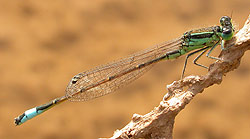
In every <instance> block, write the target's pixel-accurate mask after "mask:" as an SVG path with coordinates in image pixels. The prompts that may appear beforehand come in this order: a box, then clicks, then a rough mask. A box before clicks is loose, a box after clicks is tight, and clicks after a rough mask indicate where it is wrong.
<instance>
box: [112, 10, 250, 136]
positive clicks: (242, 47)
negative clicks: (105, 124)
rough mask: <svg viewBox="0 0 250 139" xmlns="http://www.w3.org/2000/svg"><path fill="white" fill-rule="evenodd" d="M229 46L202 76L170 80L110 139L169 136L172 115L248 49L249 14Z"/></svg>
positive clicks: (216, 81)
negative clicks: (151, 104) (152, 103)
mask: <svg viewBox="0 0 250 139" xmlns="http://www.w3.org/2000/svg"><path fill="white" fill-rule="evenodd" d="M230 46H232V47H231V48H230V49H228V50H225V51H222V52H221V54H220V56H219V57H220V58H222V59H223V61H216V62H215V63H213V64H211V65H210V67H209V71H208V73H207V74H206V75H204V76H188V77H186V78H184V79H182V80H179V81H174V82H173V83H172V84H170V85H168V86H167V89H168V94H166V95H165V96H164V98H163V100H162V101H161V102H160V105H159V106H158V107H156V108H154V110H152V111H151V112H149V113H148V114H145V115H138V114H134V115H133V118H132V120H131V122H130V123H129V124H128V125H126V126H125V127H124V128H123V129H121V130H117V131H115V133H114V135H113V137H111V138H112V139H116V138H167V139H171V138H172V133H173V124H174V119H175V117H176V115H177V114H178V113H179V112H180V111H181V110H182V109H184V107H185V106H186V105H187V104H188V103H189V102H190V101H191V100H192V99H193V98H194V96H195V95H196V94H198V93H201V92H203V90H204V89H205V88H207V87H209V86H212V85H214V84H220V83H221V82H222V78H223V76H224V75H226V73H228V72H229V71H232V70H234V69H236V68H238V66H239V65H240V60H241V57H242V56H243V55H244V53H245V52H246V51H247V50H249V49H250V15H249V17H248V20H247V21H246V23H245V25H244V27H243V28H242V29H241V30H240V31H239V32H238V33H237V34H236V35H235V37H234V38H233V39H232V40H231V41H228V42H226V47H230ZM183 88H186V89H185V90H183Z"/></svg>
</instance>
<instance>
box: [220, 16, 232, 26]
mask: <svg viewBox="0 0 250 139" xmlns="http://www.w3.org/2000/svg"><path fill="white" fill-rule="evenodd" d="M220 24H221V25H222V26H230V25H231V18H230V17H228V16H222V17H221V19H220Z"/></svg>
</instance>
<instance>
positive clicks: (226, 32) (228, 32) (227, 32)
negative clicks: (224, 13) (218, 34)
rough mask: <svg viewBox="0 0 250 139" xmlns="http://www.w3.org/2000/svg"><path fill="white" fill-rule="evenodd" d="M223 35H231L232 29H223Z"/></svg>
mask: <svg viewBox="0 0 250 139" xmlns="http://www.w3.org/2000/svg"><path fill="white" fill-rule="evenodd" d="M222 33H223V34H231V33H232V29H231V28H223V31H222Z"/></svg>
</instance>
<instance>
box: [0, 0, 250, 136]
mask: <svg viewBox="0 0 250 139" xmlns="http://www.w3.org/2000/svg"><path fill="white" fill-rule="evenodd" d="M249 9H250V1H249V0H221V1H216V0H211V1H199V0H190V1H186V0H178V1H174V0H173V1H167V0H159V1H154V0H148V1H145V0H134V1H128V0H119V1H117V0H106V1H105V0H92V1H87V0H53V1H51V0H36V1H32V0H26V1H22V0H12V1H7V0H0V77H1V80H0V88H1V92H0V138H1V139H8V138H10V139H12V138H25V139H29V138H33V139H34V138H35V139H52V138H53V139H54V138H60V139H64V138H65V139H67V138H74V139H78V138H79V139H80V138H86V139H91V138H97V137H110V136H112V134H113V131H115V130H116V129H120V128H122V127H123V126H124V125H126V124H127V123H128V122H129V121H130V119H131V117H132V114H133V113H138V114H145V113H147V112H149V111H150V110H151V109H153V108H154V107H155V106H157V105H158V104H159V102H160V101H161V99H162V97H163V96H164V94H165V93H166V90H165V86H166V85H167V84H170V83H171V82H172V81H174V80H177V79H179V78H180V75H181V71H182V66H183V62H184V57H182V58H179V59H178V60H175V61H166V62H161V63H159V64H157V65H156V66H155V67H154V68H153V69H152V70H151V71H149V72H148V73H146V74H145V75H144V76H143V77H141V78H140V79H139V80H137V81H135V82H133V83H132V84H131V85H129V86H127V87H125V88H124V89H121V90H119V91H117V92H116V93H114V94H111V95H108V96H105V97H102V98H98V99H95V100H92V101H88V102H80V103H71V102H66V103H64V104H61V105H59V106H57V107H55V108H53V109H52V110H50V111H48V112H46V113H44V114H42V115H41V116H39V117H37V118H35V119H33V120H30V121H29V122H27V123H25V124H23V125H22V126H19V127H15V126H14V124H13V120H14V118H15V117H16V116H18V115H19V114H21V113H22V112H24V111H25V110H26V109H29V108H32V107H34V106H37V105H40V104H43V103H46V102H48V101H50V100H52V99H54V98H56V97H59V96H62V95H64V90H65V88H66V86H67V84H68V81H69V80H70V79H71V78H72V77H73V76H74V75H75V74H77V73H79V72H82V71H85V70H88V69H90V68H93V67H95V66H98V65H99V64H105V63H107V62H110V61H112V60H116V59H118V58H121V57H124V56H127V55H129V54H132V53H134V52H137V51H139V50H143V49H146V48H148V47H150V46H153V45H155V44H157V43H161V42H164V41H167V40H171V39H174V38H176V37H179V36H180V35H182V33H184V32H185V31H187V30H190V29H192V28H200V27H206V26H211V25H218V23H219V19H220V17H221V16H223V15H228V16H230V15H231V13H232V11H233V20H234V21H235V23H236V24H237V25H238V26H239V28H241V27H242V26H243V23H244V21H245V20H246V18H247V16H248V14H249V13H250V12H249ZM219 51H220V49H216V51H215V52H214V53H213V55H215V56H216V55H218V54H219ZM249 58H250V55H249V53H246V55H245V56H244V57H243V60H242V63H241V65H240V67H239V68H238V69H237V70H235V71H234V72H231V73H230V74H228V76H227V77H225V78H224V81H223V82H222V84H221V85H215V86H212V87H210V88H208V89H206V90H205V91H204V92H203V93H202V94H199V95H198V96H197V97H196V98H195V99H194V100H193V101H192V102H191V103H190V104H189V105H188V106H187V107H186V108H185V110H183V111H182V112H181V113H180V114H179V115H178V117H177V119H176V122H175V128H174V137H175V138H176V139H223V138H230V139H239V138H241V139H246V138H250V134H249V131H250V102H249V98H250V92H249V90H250V86H249V84H250V73H249V68H250V66H249V64H248V63H249V62H248V59H249ZM211 62H213V61H212V60H209V59H207V58H203V59H202V60H200V63H203V64H205V65H209V63H211ZM206 72H207V71H206V70H205V69H202V68H199V67H196V66H194V65H193V64H191V62H190V64H189V65H188V67H187V72H186V75H190V74H200V75H201V74H205V73H206Z"/></svg>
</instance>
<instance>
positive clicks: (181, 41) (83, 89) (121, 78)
mask: <svg viewBox="0 0 250 139" xmlns="http://www.w3.org/2000/svg"><path fill="white" fill-rule="evenodd" d="M233 35H234V27H233V25H232V20H231V18H230V17H228V16H223V17H221V19H220V26H211V27H207V28H201V29H195V30H191V31H188V32H186V33H184V34H183V35H182V36H181V37H180V38H177V39H174V40H172V41H168V42H165V43H162V44H160V45H156V46H155V47H153V48H150V49H147V50H144V51H141V52H139V53H136V54H134V55H131V56H129V57H126V58H123V59H120V60H117V61H115V62H112V63H109V64H106V65H102V66H99V67H96V68H93V69H91V70H88V71H85V72H82V73H79V74H77V75H76V76H74V77H73V78H72V79H71V81H70V82H69V84H68V86H67V88H66V95H65V96H62V97H59V98H56V99H54V100H52V101H50V102H49V103H47V104H44V105H41V106H37V107H35V108H32V109H29V110H27V111H25V112H24V113H23V114H22V115H20V116H18V117H17V118H15V124H16V125H21V124H22V123H24V122H26V121H27V120H29V119H31V118H33V117H35V116H37V115H39V114H41V113H43V112H45V111H47V110H48V109H50V108H52V107H53V106H55V105H57V104H60V103H62V102H64V101H65V100H71V101H87V100H91V99H94V98H97V97H100V96H103V95H106V94H109V93H111V92H114V91H115V90H117V89H118V88H121V87H123V86H125V85H127V84H128V83H130V82H132V81H134V80H135V79H137V78H139V77H140V76H142V75H143V74H144V73H145V72H146V71H148V70H149V69H150V68H151V67H152V66H153V65H154V64H156V63H158V62H159V61H163V60H169V59H176V58H178V57H179V56H181V55H184V54H187V53H189V52H191V51H192V52H191V53H189V54H188V55H187V57H186V60H185V63H184V68H183V72H182V77H183V75H184V72H185V68H186V64H187V59H188V58H189V57H190V56H191V55H193V54H195V53H198V52H201V53H200V54H199V55H198V56H197V57H196V58H195V59H194V61H193V62H194V64H196V65H198V66H201V67H204V68H207V67H206V66H204V65H201V64H198V63H197V60H198V59H199V58H200V57H201V56H202V55H203V54H204V53H205V52H207V50H209V51H208V53H207V54H206V56H207V57H209V58H212V59H217V60H220V59H219V58H216V57H212V56H210V53H211V52H212V50H213V49H214V48H215V47H216V46H217V45H218V44H221V46H222V49H224V41H225V40H231V39H232V37H233Z"/></svg>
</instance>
